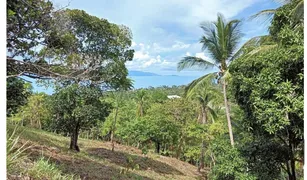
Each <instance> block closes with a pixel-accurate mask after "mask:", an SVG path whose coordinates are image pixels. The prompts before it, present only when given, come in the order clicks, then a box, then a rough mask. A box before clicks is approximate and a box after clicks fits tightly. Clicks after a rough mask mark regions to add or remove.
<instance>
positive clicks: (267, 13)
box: [250, 0, 304, 24]
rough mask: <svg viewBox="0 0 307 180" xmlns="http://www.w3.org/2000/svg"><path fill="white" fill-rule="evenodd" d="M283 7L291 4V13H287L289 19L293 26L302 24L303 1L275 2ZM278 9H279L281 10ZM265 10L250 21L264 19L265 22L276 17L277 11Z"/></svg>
mask: <svg viewBox="0 0 307 180" xmlns="http://www.w3.org/2000/svg"><path fill="white" fill-rule="evenodd" d="M275 1H277V2H278V3H280V4H281V5H282V6H281V7H283V6H286V5H289V4H293V6H292V8H291V11H290V12H289V15H290V19H291V20H292V21H293V22H294V24H298V23H303V19H304V0H275ZM281 7H279V8H281ZM279 8H277V9H265V10H262V11H260V12H258V13H256V14H254V15H252V16H251V17H250V19H257V18H261V17H264V18H265V21H267V20H268V21H271V20H272V19H273V17H274V16H275V15H276V12H277V11H278V9H279Z"/></svg>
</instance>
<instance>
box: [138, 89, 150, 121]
mask: <svg viewBox="0 0 307 180" xmlns="http://www.w3.org/2000/svg"><path fill="white" fill-rule="evenodd" d="M146 98H147V92H146V91H145V90H144V89H141V90H138V91H137V92H136V96H135V100H136V102H137V104H138V107H137V111H136V114H137V116H139V117H142V116H144V102H145V99H146Z"/></svg>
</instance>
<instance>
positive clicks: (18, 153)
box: [6, 125, 31, 171]
mask: <svg viewBox="0 0 307 180" xmlns="http://www.w3.org/2000/svg"><path fill="white" fill-rule="evenodd" d="M17 128H18V126H17V125H16V126H15V128H14V130H13V131H9V130H7V141H6V168H7V169H8V170H9V171H10V170H12V168H13V167H15V166H16V165H18V164H19V163H20V162H21V161H22V160H23V159H24V158H25V157H26V154H25V151H26V150H27V149H29V148H30V147H31V146H29V145H27V143H24V144H23V145H22V146H19V147H18V143H19V142H20V141H19V135H16V132H17Z"/></svg>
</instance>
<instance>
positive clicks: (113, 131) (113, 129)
mask: <svg viewBox="0 0 307 180" xmlns="http://www.w3.org/2000/svg"><path fill="white" fill-rule="evenodd" d="M117 113H118V105H117V106H116V109H115V116H114V123H113V126H112V132H111V143H112V152H113V151H114V139H113V138H114V133H115V128H116V119H117Z"/></svg>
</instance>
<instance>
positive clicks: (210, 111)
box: [207, 107, 218, 123]
mask: <svg viewBox="0 0 307 180" xmlns="http://www.w3.org/2000/svg"><path fill="white" fill-rule="evenodd" d="M207 109H208V111H209V114H210V116H211V119H212V121H213V123H214V122H215V121H216V120H217V117H218V116H217V114H216V112H215V111H214V110H213V109H212V108H211V107H207Z"/></svg>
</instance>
